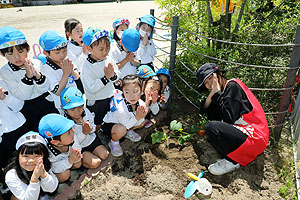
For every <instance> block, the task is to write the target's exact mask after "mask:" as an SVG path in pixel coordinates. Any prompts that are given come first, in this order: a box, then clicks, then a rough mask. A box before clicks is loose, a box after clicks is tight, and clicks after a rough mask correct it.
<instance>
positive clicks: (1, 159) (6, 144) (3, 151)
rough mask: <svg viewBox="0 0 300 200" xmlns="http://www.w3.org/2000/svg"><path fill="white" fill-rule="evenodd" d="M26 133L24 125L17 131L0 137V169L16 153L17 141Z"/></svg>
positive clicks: (26, 129)
mask: <svg viewBox="0 0 300 200" xmlns="http://www.w3.org/2000/svg"><path fill="white" fill-rule="evenodd" d="M28 131H29V130H28V128H27V126H26V123H24V124H23V125H22V126H21V127H19V128H18V129H16V130H14V131H11V132H9V133H4V134H3V135H2V142H1V143H0V169H1V168H3V167H5V166H6V164H7V161H8V160H9V159H10V157H11V155H12V153H13V152H14V151H16V144H17V141H18V139H19V138H20V137H21V136H22V135H24V134H25V133H27V132H28Z"/></svg>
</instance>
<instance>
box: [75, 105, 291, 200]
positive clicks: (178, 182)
mask: <svg viewBox="0 0 300 200" xmlns="http://www.w3.org/2000/svg"><path fill="white" fill-rule="evenodd" d="M179 103H180V104H181V103H182V102H179ZM182 105H184V111H185V112H180V111H178V112H177V111H175V112H177V113H176V115H177V117H178V118H177V119H178V121H181V122H182V123H183V124H184V128H185V129H188V127H189V126H191V122H189V121H193V120H191V118H193V116H190V115H188V112H189V111H192V110H193V108H191V107H189V105H188V104H186V103H184V104H182ZM179 110H180V109H179ZM181 110H183V109H181ZM180 116H181V118H180ZM186 122H189V123H186ZM165 124H167V123H165ZM160 127H162V130H163V131H164V132H166V133H168V132H169V129H168V126H166V125H161V126H160ZM150 135H151V134H148V135H147V136H145V137H144V141H143V142H139V143H135V144H133V143H132V145H130V147H129V148H127V149H125V152H124V155H123V156H122V157H121V158H117V159H115V160H113V162H112V164H111V165H110V166H109V167H108V168H107V170H106V171H105V172H103V173H100V174H99V175H98V176H96V177H95V178H94V179H93V180H92V181H91V182H90V183H88V184H87V185H86V186H84V187H83V188H82V190H81V191H80V193H79V194H78V195H77V197H76V199H103V200H104V199H105V200H106V199H126V200H127V199H140V200H151V199H153V200H160V199H161V200H167V199H184V191H185V189H186V186H187V185H188V183H189V182H190V181H191V178H189V177H188V176H187V173H193V174H195V175H198V174H199V173H200V171H201V170H204V171H205V174H204V177H205V178H207V179H208V180H209V182H210V183H211V184H212V186H213V192H212V194H211V195H210V196H209V197H207V196H206V197H205V196H203V195H201V194H200V193H196V194H194V195H193V196H192V197H190V198H189V199H192V200H193V199H194V200H196V199H217V200H221V199H224V200H225V199H226V200H227V199H239V200H240V199H241V200H243V199H253V200H257V199H263V200H265V199H284V198H282V197H281V196H280V195H279V187H281V186H283V183H281V182H280V181H279V178H278V168H276V166H278V163H279V162H280V161H281V160H282V159H286V158H287V157H291V156H292V155H291V154H289V151H290V149H291V148H290V147H289V145H290V142H289V141H288V140H287V139H282V140H281V144H280V146H281V148H280V153H279V148H272V147H270V146H269V147H268V148H267V149H266V150H265V152H264V153H263V154H261V155H259V156H258V157H257V158H256V159H255V160H254V161H253V162H252V163H250V164H249V165H247V166H246V167H240V168H239V169H237V170H235V171H234V172H231V173H228V174H225V175H222V176H214V175H212V174H210V173H209V172H208V171H207V167H208V166H209V165H210V164H212V163H214V162H215V161H216V160H217V159H219V158H220V157H219V154H218V153H217V152H216V151H215V150H214V148H213V147H212V146H211V145H210V144H209V143H208V142H207V141H206V138H205V136H204V137H199V136H195V137H194V138H193V139H192V140H190V141H189V142H187V143H185V144H184V145H179V144H178V142H177V140H175V139H171V140H170V141H169V144H168V146H167V143H166V142H163V143H161V144H155V145H152V144H151V136H150Z"/></svg>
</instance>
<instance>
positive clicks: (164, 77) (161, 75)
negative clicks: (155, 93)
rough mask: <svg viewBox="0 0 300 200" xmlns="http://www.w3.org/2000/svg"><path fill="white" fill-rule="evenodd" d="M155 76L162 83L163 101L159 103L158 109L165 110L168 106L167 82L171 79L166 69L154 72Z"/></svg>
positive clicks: (168, 92)
mask: <svg viewBox="0 0 300 200" xmlns="http://www.w3.org/2000/svg"><path fill="white" fill-rule="evenodd" d="M156 75H157V76H158V78H159V79H160V80H161V82H162V89H161V93H162V94H163V101H161V102H160V103H159V106H160V108H162V109H166V108H167V105H168V100H169V97H170V92H171V91H170V87H169V82H170V79H171V76H170V73H169V70H168V69H166V68H160V69H158V70H157V71H156Z"/></svg>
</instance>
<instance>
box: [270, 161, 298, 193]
mask: <svg viewBox="0 0 300 200" xmlns="http://www.w3.org/2000/svg"><path fill="white" fill-rule="evenodd" d="M275 166H276V169H277V170H278V171H279V173H278V176H279V179H280V181H281V182H282V183H284V185H283V186H282V187H279V193H280V196H282V197H283V198H285V199H297V190H296V184H295V173H296V172H295V165H294V160H293V158H284V159H283V160H281V162H278V163H277V164H276V165H275Z"/></svg>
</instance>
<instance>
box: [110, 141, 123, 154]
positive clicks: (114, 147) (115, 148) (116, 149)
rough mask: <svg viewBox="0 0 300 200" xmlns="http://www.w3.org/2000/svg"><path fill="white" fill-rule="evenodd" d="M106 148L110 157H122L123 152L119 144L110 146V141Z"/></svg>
mask: <svg viewBox="0 0 300 200" xmlns="http://www.w3.org/2000/svg"><path fill="white" fill-rule="evenodd" d="M108 146H109V148H110V150H111V151H110V153H111V155H113V156H114V157H120V156H122V155H123V150H122V147H121V146H120V144H112V143H111V141H109V142H108Z"/></svg>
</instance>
